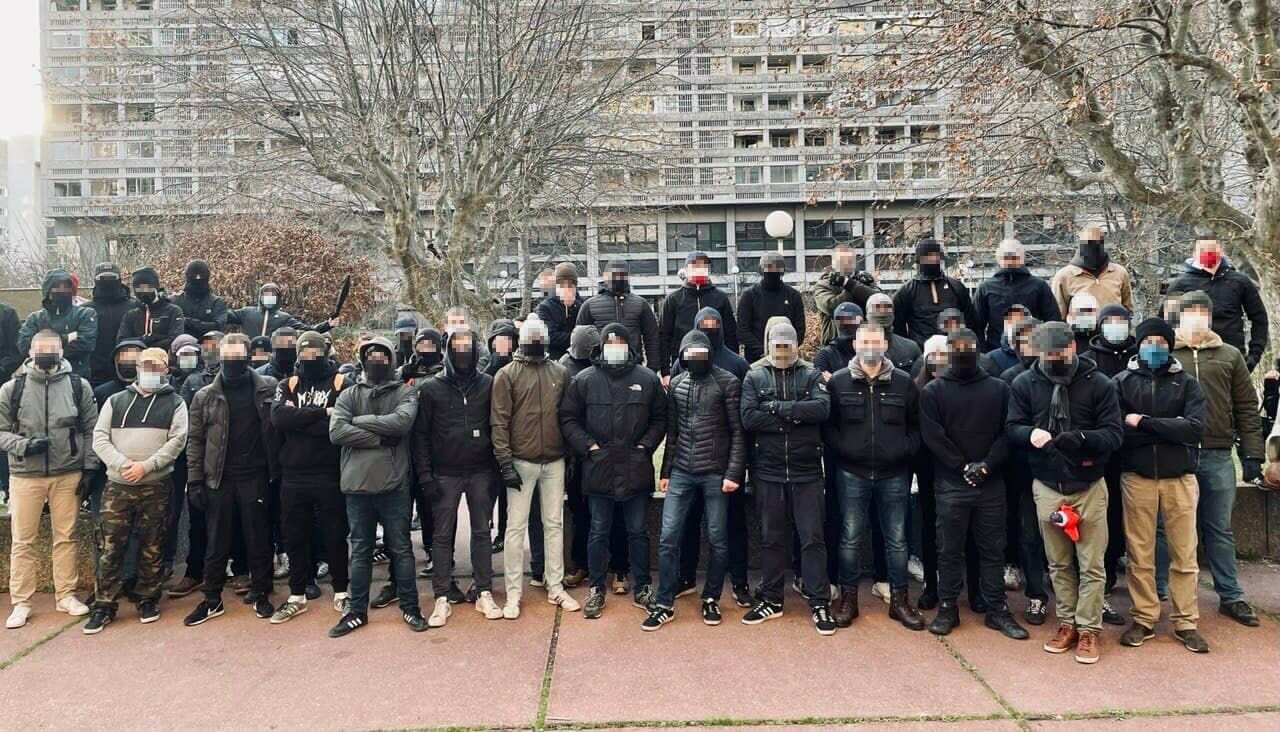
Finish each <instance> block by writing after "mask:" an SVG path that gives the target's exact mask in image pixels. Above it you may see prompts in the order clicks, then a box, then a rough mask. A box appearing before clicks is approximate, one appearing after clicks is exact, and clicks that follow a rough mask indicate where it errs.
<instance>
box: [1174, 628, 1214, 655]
mask: <svg viewBox="0 0 1280 732" xmlns="http://www.w3.org/2000/svg"><path fill="white" fill-rule="evenodd" d="M1173 634H1174V635H1175V636H1177V638H1178V640H1180V641H1182V645H1183V646H1185V647H1186V649H1187V650H1188V651H1191V652H1192V653H1208V652H1209V642H1208V641H1206V640H1205V639H1204V638H1203V637H1202V636H1201V635H1200V633H1199V631H1197V630H1196V629H1195V628H1190V629H1187V630H1175V631H1173Z"/></svg>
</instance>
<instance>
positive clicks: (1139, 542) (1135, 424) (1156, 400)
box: [1116, 318, 1209, 653]
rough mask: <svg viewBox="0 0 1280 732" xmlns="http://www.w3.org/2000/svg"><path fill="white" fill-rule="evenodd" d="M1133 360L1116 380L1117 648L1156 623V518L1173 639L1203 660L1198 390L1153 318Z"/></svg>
mask: <svg viewBox="0 0 1280 732" xmlns="http://www.w3.org/2000/svg"><path fill="white" fill-rule="evenodd" d="M1137 338H1138V344H1139V345H1138V356H1137V358H1135V359H1134V360H1133V361H1131V362H1130V364H1129V368H1128V370H1126V371H1125V372H1124V373H1122V374H1120V375H1119V376H1118V377H1116V390H1117V392H1118V394H1119V399H1120V410H1121V411H1122V412H1123V413H1124V415H1125V417H1124V424H1125V429H1124V445H1123V447H1121V449H1120V452H1119V459H1120V462H1121V464H1122V466H1123V470H1124V472H1123V473H1122V476H1121V480H1122V481H1123V485H1124V489H1123V500H1124V504H1125V507H1124V536H1125V543H1126V544H1127V545H1128V548H1129V575H1128V580H1129V581H1128V584H1129V595H1130V597H1132V598H1133V624H1132V625H1130V626H1129V628H1128V629H1126V630H1125V632H1124V634H1123V635H1121V636H1120V643H1122V644H1123V645H1126V646H1132V647H1135V648H1136V647H1137V646H1140V645H1142V644H1143V642H1145V641H1147V640H1150V639H1151V638H1154V637H1155V635H1156V633H1155V627H1156V622H1157V621H1159V620H1160V598H1159V597H1158V596H1157V595H1156V569H1155V567H1156V565H1155V554H1156V516H1157V515H1158V516H1160V517H1161V519H1162V520H1163V522H1164V535H1165V538H1166V540H1167V543H1168V547H1169V554H1170V557H1171V561H1170V563H1169V575H1170V578H1169V601H1170V603H1171V604H1172V608H1173V611H1172V613H1171V615H1170V620H1171V621H1172V623H1173V633H1174V635H1175V636H1177V637H1178V640H1180V641H1182V644H1183V645H1184V646H1186V647H1187V649H1188V650H1191V651H1194V652H1196V653H1207V652H1208V651H1209V644H1208V643H1206V642H1205V640H1204V638H1202V637H1200V633H1199V631H1197V630H1196V624H1197V622H1198V621H1199V619H1200V609H1199V607H1198V606H1197V598H1196V585H1197V583H1198V581H1199V575H1200V568H1199V565H1198V563H1197V562H1196V496H1197V494H1198V493H1199V489H1198V487H1197V484H1196V476H1195V468H1196V458H1197V452H1198V450H1199V445H1200V441H1201V440H1202V439H1203V438H1204V420H1205V402H1204V392H1203V391H1202V390H1201V388H1200V382H1198V381H1196V379H1195V378H1194V377H1192V376H1191V374H1189V373H1187V372H1186V371H1184V370H1183V369H1182V364H1180V363H1178V361H1177V359H1175V358H1173V356H1172V355H1171V353H1172V351H1173V345H1174V332H1173V328H1171V327H1169V324H1168V323H1166V322H1164V321H1163V320H1160V319H1159V318H1150V319H1148V320H1145V321H1143V322H1142V323H1141V324H1140V325H1138V332H1137Z"/></svg>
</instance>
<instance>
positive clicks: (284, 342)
mask: <svg viewBox="0 0 1280 732" xmlns="http://www.w3.org/2000/svg"><path fill="white" fill-rule="evenodd" d="M297 345H298V336H296V335H276V336H272V337H271V347H272V348H295V347H297Z"/></svg>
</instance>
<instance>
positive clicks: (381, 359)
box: [365, 348, 391, 365]
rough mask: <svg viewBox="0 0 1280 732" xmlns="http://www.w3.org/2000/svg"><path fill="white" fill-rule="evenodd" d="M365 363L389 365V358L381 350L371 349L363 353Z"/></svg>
mask: <svg viewBox="0 0 1280 732" xmlns="http://www.w3.org/2000/svg"><path fill="white" fill-rule="evenodd" d="M365 362H366V363H377V364H388V365H389V364H390V363H391V357H390V356H388V355H387V352H386V351H384V350H382V349H381V348H371V349H369V350H368V351H367V352H366V353H365Z"/></svg>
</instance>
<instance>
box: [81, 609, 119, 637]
mask: <svg viewBox="0 0 1280 732" xmlns="http://www.w3.org/2000/svg"><path fill="white" fill-rule="evenodd" d="M115 619H116V614H115V613H113V612H111V611H110V610H108V609H106V608H105V607H95V608H94V609H93V612H92V613H90V614H89V622H87V623H85V624H84V627H83V628H81V630H82V631H84V634H85V635H97V634H98V633H101V632H102V629H103V628H105V627H107V626H108V625H110V624H111V621H112V620H115Z"/></svg>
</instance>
